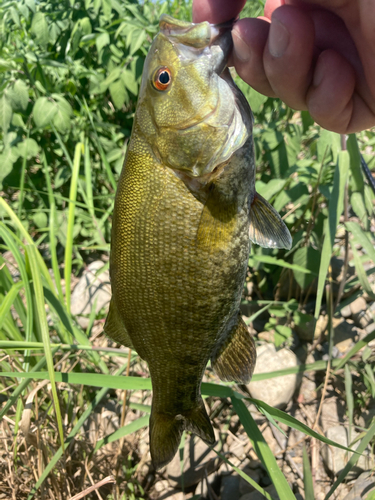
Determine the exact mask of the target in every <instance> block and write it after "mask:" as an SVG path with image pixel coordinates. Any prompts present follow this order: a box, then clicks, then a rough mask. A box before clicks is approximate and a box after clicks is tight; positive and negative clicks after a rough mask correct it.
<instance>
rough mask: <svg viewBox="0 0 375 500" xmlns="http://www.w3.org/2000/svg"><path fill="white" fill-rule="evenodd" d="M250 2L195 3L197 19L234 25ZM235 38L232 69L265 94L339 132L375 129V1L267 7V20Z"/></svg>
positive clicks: (287, 0)
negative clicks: (308, 113)
mask: <svg viewBox="0 0 375 500" xmlns="http://www.w3.org/2000/svg"><path fill="white" fill-rule="evenodd" d="M245 3H246V2H245V0H230V1H228V0H193V20H194V22H201V21H205V20H206V21H209V22H210V23H221V22H224V21H228V20H229V19H232V18H236V17H237V16H238V15H239V13H240V12H241V10H242V8H243V6H244V5H245ZM232 34H233V42H234V51H233V56H232V64H233V65H234V66H235V68H236V71H237V73H238V74H239V76H240V77H241V78H242V79H243V80H244V81H245V82H247V83H248V84H249V85H251V86H252V87H253V88H254V89H255V90H257V91H258V92H260V93H262V94H265V95H267V96H271V97H279V98H280V99H282V100H283V101H284V102H285V103H286V104H287V105H288V106H290V107H291V108H294V109H299V110H308V111H309V112H310V114H311V116H312V117H313V118H314V120H315V121H316V122H317V123H319V125H321V126H322V127H324V128H326V129H328V130H332V131H334V132H338V133H346V134H348V133H352V132H358V131H361V130H365V129H368V128H370V127H373V126H375V64H374V61H375V1H374V0H325V1H324V0H310V1H309V2H307V1H305V0H267V1H266V4H265V9H264V16H263V17H260V18H256V19H255V18H246V19H241V20H239V21H238V22H237V23H236V24H235V26H234V28H233V32H232Z"/></svg>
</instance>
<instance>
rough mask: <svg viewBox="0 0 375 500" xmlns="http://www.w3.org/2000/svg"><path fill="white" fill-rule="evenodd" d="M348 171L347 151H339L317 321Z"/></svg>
mask: <svg viewBox="0 0 375 500" xmlns="http://www.w3.org/2000/svg"><path fill="white" fill-rule="evenodd" d="M348 170H349V155H348V152H347V151H341V152H340V153H339V156H338V161H337V165H336V169H335V175H334V178H333V189H332V194H331V199H330V201H329V216H328V221H327V224H326V225H325V237H324V242H323V249H322V258H321V261H320V268H319V278H318V290H317V294H316V303H315V314H314V317H315V319H316V320H317V319H318V318H319V313H320V306H321V304H322V299H323V292H324V284H325V281H326V276H327V273H328V266H329V263H330V261H331V255H332V249H333V243H334V241H335V235H336V228H337V224H338V222H339V218H340V215H341V214H342V211H343V208H344V191H345V183H346V179H347V177H348Z"/></svg>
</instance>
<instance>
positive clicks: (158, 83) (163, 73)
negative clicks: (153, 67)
mask: <svg viewBox="0 0 375 500" xmlns="http://www.w3.org/2000/svg"><path fill="white" fill-rule="evenodd" d="M171 80H172V77H171V72H170V70H169V69H168V68H167V67H166V66H163V67H162V68H159V69H158V70H157V71H156V73H155V76H154V81H153V84H154V87H155V88H156V89H157V90H166V89H167V88H168V87H169V85H170V83H171Z"/></svg>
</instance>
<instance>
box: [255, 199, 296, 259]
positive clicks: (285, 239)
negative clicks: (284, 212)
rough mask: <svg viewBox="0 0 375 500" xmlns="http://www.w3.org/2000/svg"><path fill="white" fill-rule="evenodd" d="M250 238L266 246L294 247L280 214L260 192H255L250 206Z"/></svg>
mask: <svg viewBox="0 0 375 500" xmlns="http://www.w3.org/2000/svg"><path fill="white" fill-rule="evenodd" d="M249 218H250V228H249V238H250V240H251V241H252V242H253V243H256V244H257V245H260V246H261V247H264V248H286V249H288V250H289V249H290V248H291V247H292V237H291V236H290V232H289V229H288V228H287V227H286V225H285V224H284V222H283V220H282V219H281V217H280V215H279V214H278V213H277V212H276V210H275V209H274V208H273V206H272V205H270V204H269V203H268V201H267V200H265V199H264V198H263V197H262V196H261V195H260V194H258V193H255V196H254V200H253V203H252V204H251V208H250V216H249Z"/></svg>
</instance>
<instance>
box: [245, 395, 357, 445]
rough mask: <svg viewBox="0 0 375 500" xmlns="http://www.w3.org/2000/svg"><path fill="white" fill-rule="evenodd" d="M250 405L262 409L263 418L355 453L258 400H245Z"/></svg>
mask: <svg viewBox="0 0 375 500" xmlns="http://www.w3.org/2000/svg"><path fill="white" fill-rule="evenodd" d="M246 399H248V400H249V401H251V402H252V403H254V404H255V406H257V407H259V408H264V409H265V410H266V412H265V413H264V415H265V416H267V415H268V414H269V415H271V416H272V418H274V419H275V420H277V421H278V422H281V423H282V424H286V425H288V426H289V427H292V428H293V429H296V430H298V431H300V432H303V433H304V434H306V435H307V436H310V437H312V438H315V439H319V441H322V443H326V444H328V445H331V446H335V447H336V448H341V449H342V450H345V451H348V452H351V453H352V452H355V451H354V450H351V449H350V448H347V447H346V446H343V445H341V444H338V443H335V442H334V441H331V440H330V439H328V438H326V437H325V436H322V435H321V434H318V433H317V432H315V431H313V430H312V429H311V428H310V427H308V426H307V425H305V424H303V423H302V422H300V421H299V420H297V419H296V418H294V417H292V416H291V415H288V413H285V412H284V411H282V410H279V409H278V408H274V407H273V406H269V405H268V404H267V403H265V402H264V401H260V400H259V399H253V398H246Z"/></svg>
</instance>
